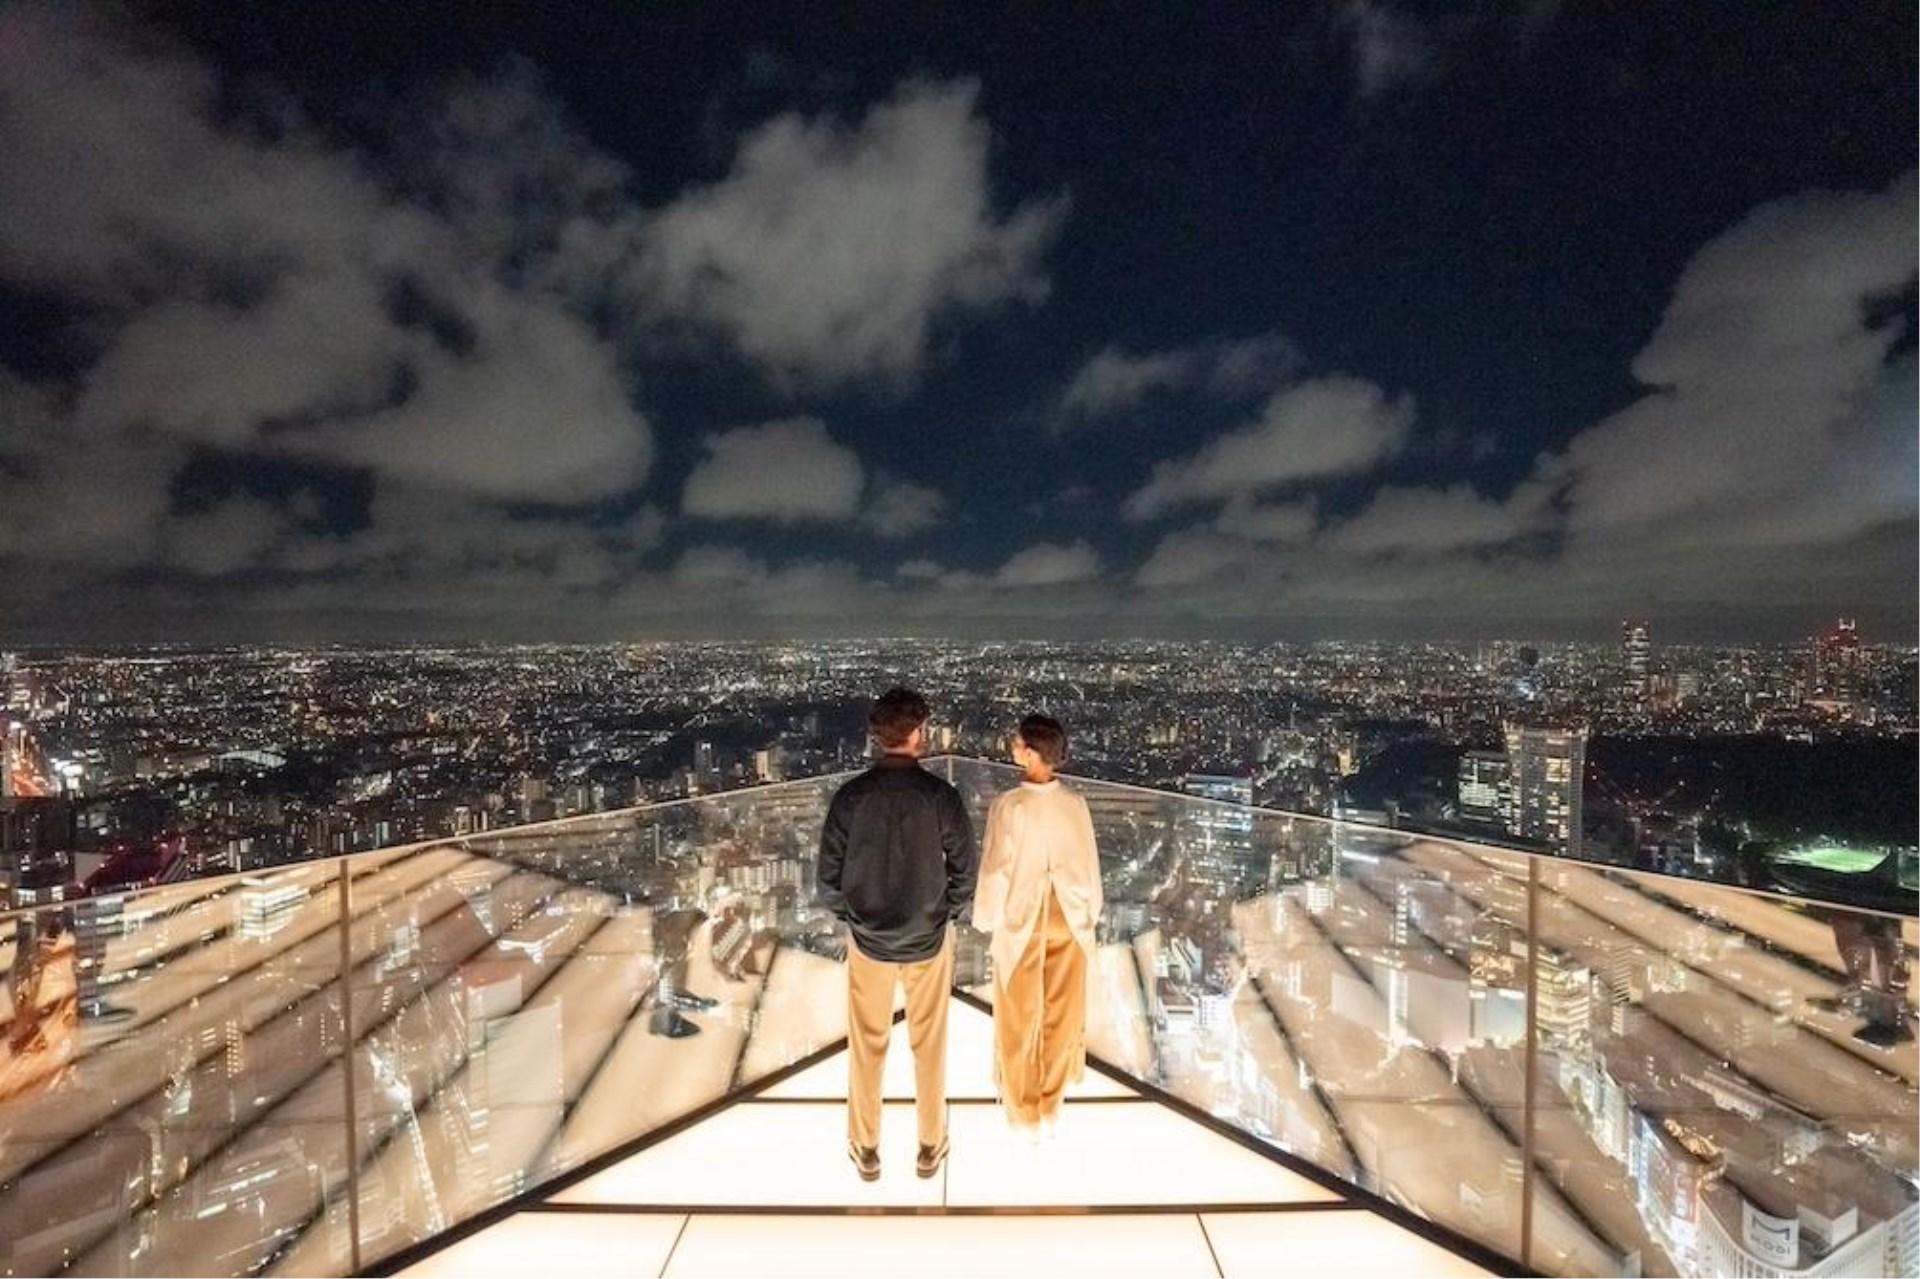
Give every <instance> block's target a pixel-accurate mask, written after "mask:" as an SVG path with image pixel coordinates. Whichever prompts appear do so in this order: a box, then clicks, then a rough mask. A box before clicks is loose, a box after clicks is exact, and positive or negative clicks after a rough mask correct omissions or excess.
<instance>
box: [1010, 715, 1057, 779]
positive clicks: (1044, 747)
mask: <svg viewBox="0 0 1920 1279" xmlns="http://www.w3.org/2000/svg"><path fill="white" fill-rule="evenodd" d="M1020 740H1021V741H1023V742H1025V743H1026V744H1027V749H1028V750H1030V751H1032V752H1033V753H1034V754H1036V755H1038V756H1039V757H1040V758H1041V759H1043V760H1045V761H1046V765H1047V767H1048V768H1058V767H1060V765H1061V763H1062V761H1064V760H1065V759H1066V758H1067V730H1066V729H1064V728H1062V727H1061V726H1060V721H1059V720H1057V719H1055V718H1054V717H1053V716H1051V715H1029V716H1027V717H1026V718H1025V719H1023V720H1021V721H1020Z"/></svg>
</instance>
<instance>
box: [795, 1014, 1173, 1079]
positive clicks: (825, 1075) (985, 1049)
mask: <svg viewBox="0 0 1920 1279" xmlns="http://www.w3.org/2000/svg"><path fill="white" fill-rule="evenodd" d="M840 1033H842V1034H844V1033H845V1025H844V1022H843V1023H842V1028H841V1032H840ZM880 1088H881V1096H883V1097H885V1098H886V1099H887V1100H888V1101H910V1100H912V1098H913V1048H912V1046H911V1045H910V1044H908V1042H907V1027H906V1023H905V1022H904V1021H902V1022H896V1023H895V1024H894V1027H893V1038H892V1040H890V1041H889V1043H888V1045H887V1065H886V1070H885V1072H884V1073H883V1074H882V1075H881V1077H880ZM762 1095H763V1096H766V1097H787V1098H792V1097H813V1098H823V1097H838V1098H841V1099H843V1100H844V1099H845V1098H846V1095H847V1055H846V1054H845V1053H844V1052H842V1053H835V1054H834V1055H833V1056H831V1057H829V1058H828V1059H827V1060H825V1061H823V1062H821V1063H820V1064H819V1065H817V1066H811V1067H808V1068H807V1069H806V1070H803V1071H801V1072H800V1073H799V1074H797V1075H794V1076H793V1077H792V1078H790V1079H784V1080H782V1081H781V1082H779V1083H777V1084H775V1085H774V1086H773V1087H771V1088H769V1089H767V1091H766V1092H765V1093H763V1094H762ZM1137 1095H1138V1094H1136V1093H1134V1091H1133V1090H1132V1089H1130V1088H1128V1087H1126V1086H1125V1085H1124V1084H1118V1083H1115V1082H1114V1081H1113V1080H1111V1079H1108V1078H1107V1077H1106V1076H1105V1075H1102V1074H1100V1073H1099V1072H1097V1071H1093V1070H1089V1071H1088V1072H1087V1075H1086V1078H1085V1079H1083V1080H1081V1081H1080V1082H1079V1083H1077V1084H1075V1085H1074V1086H1073V1087H1072V1088H1070V1089H1069V1090H1068V1091H1067V1096H1068V1097H1131V1096H1137ZM947 1096H948V1098H949V1099H951V1100H954V1101H992V1100H993V1099H994V1091H993V1018H991V1017H989V1016H988V1015H987V1014H986V1013H983V1012H981V1011H979V1010H978V1009H976V1008H970V1007H968V1006H967V1005H966V1004H963V1003H961V1002H960V1001H959V1000H957V999H956V1000H954V1001H953V1002H952V1004H951V1005H950V1006H949V1008H948V1011H947Z"/></svg>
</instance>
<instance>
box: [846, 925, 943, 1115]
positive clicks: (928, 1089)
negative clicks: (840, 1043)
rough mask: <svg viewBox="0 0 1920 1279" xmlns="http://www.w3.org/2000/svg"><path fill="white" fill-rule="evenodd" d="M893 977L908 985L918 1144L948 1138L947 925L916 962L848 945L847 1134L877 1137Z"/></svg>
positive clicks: (891, 1017)
mask: <svg viewBox="0 0 1920 1279" xmlns="http://www.w3.org/2000/svg"><path fill="white" fill-rule="evenodd" d="M895 982H903V983H905V984H906V988H907V1042H909V1043H910V1044H912V1045H913V1096H914V1105H915V1109H916V1110H917V1112H918V1115H919V1120H920V1144H921V1145H923V1146H937V1145H939V1144H940V1143H941V1142H943V1141H945V1140H946V1138H947V1004H948V1003H949V997H950V996H951V994H952V991H953V929H952V927H951V926H949V927H948V929H947V935H946V938H945V940H943V941H942V942H941V943H940V953H939V954H937V955H935V956H934V957H933V958H932V959H928V960H923V961H921V962H920V963H917V964H889V963H885V962H883V961H881V960H878V959H869V958H867V957H866V956H865V955H863V954H861V953H860V948H859V947H858V946H856V945H853V944H852V943H851V942H849V943H848V945H847V1074H848V1078H847V1140H849V1141H851V1142H852V1143H853V1144H854V1145H856V1146H878V1145H879V1144H880V1077H881V1075H882V1073H883V1072H884V1071H885V1070H886V1065H887V1041H888V1039H890V1038H891V1037H892V1035H893V989H894V983H895Z"/></svg>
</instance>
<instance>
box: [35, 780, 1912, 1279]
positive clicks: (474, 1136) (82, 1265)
mask: <svg viewBox="0 0 1920 1279" xmlns="http://www.w3.org/2000/svg"><path fill="white" fill-rule="evenodd" d="M929 767H932V768H934V769H935V770H936V771H939V772H941V773H943V774H944V775H947V776H949V777H951V778H952V779H953V780H954V781H955V782H956V784H957V785H958V786H959V787H960V789H961V791H962V793H963V794H964V795H966V796H967V798H968V800H969V803H970V804H971V805H973V807H974V809H975V812H976V815H977V817H978V818H980V819H982V820H984V815H985V807H986V805H987V804H988V803H989V802H990V801H991V799H992V798H993V797H994V796H995V795H996V794H998V793H999V792H1000V791H1001V790H1003V789H1005V788H1006V787H1007V786H1009V785H1012V784H1015V783H1016V781H1017V778H1016V775H1015V774H1014V773H1013V772H1012V770H1010V769H1006V768H1003V767H1000V766H997V765H991V764H986V763H984V762H980V761H973V760H952V759H948V760H939V761H932V762H930V764H929ZM843 780H844V775H836V776H831V777H823V778H818V779H813V780H810V781H805V782H795V783H789V784H784V785H778V786H768V787H761V788H757V789H753V790H748V791H738V792H733V793H729V794H725V795H720V796H714V797H710V798H703V799H698V800H692V801H685V802H681V803H674V804H663V805H654V806H650V807H646V808H641V809H634V810H628V811H624V812H620V813H614V814H605V815H597V816H592V817H583V818H577V819H573V820H570V821H564V822H554V823H547V824H544V825H540V826H528V827H519V828H515V829H511V830H505V831H500V832H494V833H490V834H487V835H484V836H474V837H469V838H465V839H461V840H455V841H441V842H435V843H429V844H423V845H415V846H409V847H405V848H398V849H390V850H384V851H381V852H378V853H370V854H362V855H359V856H354V857H349V858H339V859H330V860H327V861H322V862H315V863H309V864H304V865H298V866H290V867H284V868H279V869H275V870H273V871H269V872H263V873H260V874H255V875H248V876H233V877H227V878H224V879H219V880H207V881H199V882H195V883H191V884H182V885H174V886H168V887H163V888H159V889H153V890H149V891H146V892H141V893H137V894H132V895H127V896H121V897H107V898H90V899H84V900H82V901H78V902H73V903H68V904H66V905H65V906H63V907H61V908H58V909H56V910H51V911H41V912H37V913H20V914H13V915H4V916H0V962H4V963H5V964H6V965H7V971H8V972H9V973H10V974H11V980H10V981H9V982H8V983H7V986H6V997H5V1000H4V1002H0V1015H4V1018H5V1027H6V1035H5V1040H4V1045H3V1046H0V1050H3V1052H4V1055H3V1056H0V1273H5V1274H52V1273H62V1272H65V1273H75V1274H101V1275H118V1274H127V1275H133V1274H139V1275H152V1274H213V1275H240V1274H289V1275H312V1274H337V1273H342V1272H346V1271H352V1270H359V1269H363V1268H367V1267H373V1266H377V1265H380V1264H382V1262H383V1261H385V1260H388V1259H391V1258H394V1257H395V1256H396V1254H399V1253H401V1252H403V1251H405V1250H408V1249H410V1248H413V1247H415V1246H416V1245H420V1244H423V1243H426V1242H427V1241H430V1240H432V1239H433V1238H435V1237H436V1236H438V1235H440V1234H441V1233H442V1232H444V1231H447V1230H449V1229H451V1228H453V1227H455V1226H457V1225H459V1224H460V1223H462V1222H464V1221H468V1220H470V1219H472V1218H473V1217H475V1216H476V1215H478V1214H480V1213H483V1212H485V1211H486V1210H488V1209H489V1208H492V1207H495V1206H498V1205H501V1204H504V1203H507V1202H508V1201H511V1200H514V1199H516V1198H517V1197H519V1196H522V1195H524V1194H526V1193H528V1192H530V1191H534V1190H537V1189H539V1188H541V1187H543V1186H547V1185H550V1184H551V1183H553V1182H554V1180H555V1179H556V1178H560V1177H563V1176H566V1175H567V1174H569V1173H574V1172H577V1171H578V1170H580V1169H582V1168H584V1167H586V1166H587V1165H589V1164H591V1163H593V1161H595V1160H596V1159H599V1158H601V1157H603V1156H606V1155H607V1154H608V1153H609V1152H611V1151H614V1150H617V1149H618V1148H621V1147H623V1146H627V1145H630V1144H631V1143H633V1142H634V1141H636V1140H637V1139H640V1138H643V1137H647V1136H648V1135H649V1134H657V1133H660V1132H662V1131H665V1130H666V1129H668V1128H669V1126H671V1125H673V1124H675V1123H676V1121H683V1120H685V1119H687V1118H688V1117H689V1116H693V1115H695V1114H696V1113H698V1112H701V1111H702V1110H703V1109H705V1108H707V1107H710V1106H712V1105H714V1104H716V1103H720V1102H722V1101H723V1100H724V1099H726V1098H727V1097H729V1096H732V1095H734V1094H736V1093H737V1092H738V1091H739V1090H741V1089H742V1088H745V1087H747V1086H749V1085H751V1084H753V1083H754V1082H755V1081H758V1080H762V1079H765V1078H766V1077H768V1076H769V1075H770V1074H772V1073H773V1072H775V1071H778V1070H780V1069H782V1068H784V1067H788V1066H791V1065H793V1064H794V1063H796V1062H800V1061H802V1060H804V1059H806V1058H807V1057H808V1056H809V1055H810V1054H812V1053H814V1052H816V1051H817V1050H819V1049H821V1048H822V1047H824V1046H826V1045H829V1044H831V1043H832V1042H833V1041H835V1040H837V1039H838V1038H840V1037H841V1035H842V1034H843V1033H844V1009H845V1000H844V986H843V969H842V968H841V963H842V961H843V958H844V953H845V940H844V935H843V934H842V933H840V932H839V931H838V929H837V927H836V926H835V924H834V921H833V920H832V919H831V918H830V917H829V916H827V915H826V914H825V913H824V912H822V911H821V910H819V909H818V908H817V907H816V906H815V905H814V904H813V902H814V895H815V894H814V882H813V873H814V870H813V858H814V851H815V847H816V843H817V839H818V832H819V827H820V822H821V818H822V817H823V815H824V813H825V808H826V804H827V801H828V799H829V798H830V796H831V794H832V792H833V790H834V789H835V788H836V787H837V786H838V785H839V784H840V782H841V781H843ZM1070 784H1072V785H1074V786H1075V787H1077V788H1079V789H1080V790H1081V791H1082V792H1083V793H1084V794H1085V795H1086V796H1087V798H1088V800H1089V803H1090V804H1091V806H1092V808H1093V811H1094V815H1095V821H1096V825H1097V829H1098V833H1099V838H1100V846H1101V856H1102V863H1103V871H1104V875H1105V880H1106V895H1107V910H1106V914H1105V917H1104V919H1103V921H1102V924H1101V930H1100V941H1101V944H1100V947H1099V953H1098V955H1097V956H1096V963H1095V969H1094V972H1095V980H1096V982H1097V992H1098V995H1097V998H1096V999H1095V1000H1094V1002H1093V1006H1092V1009H1091V1013H1090V1019H1091V1024H1090V1027H1089V1044H1090V1047H1091V1048H1092V1050H1093V1051H1094V1053H1095V1054H1096V1055H1097V1056H1098V1057H1100V1058H1101V1059H1102V1060H1103V1061H1104V1062H1106V1063H1107V1064H1109V1065H1110V1066H1112V1067H1113V1068H1115V1069H1117V1070H1119V1071H1122V1072H1125V1073H1127V1074H1129V1075H1131V1076H1133V1077H1135V1078H1137V1079H1139V1080H1141V1081H1142V1082H1144V1083H1147V1084H1150V1085H1152V1086H1154V1087H1156V1088H1158V1089H1161V1090H1162V1091H1164V1092H1165V1093H1166V1094H1169V1095H1170V1096H1172V1097H1174V1098H1176V1099H1178V1100H1179V1101H1181V1102H1183V1103H1184V1104H1186V1105H1188V1106H1191V1107H1193V1108H1194V1109H1195V1110H1197V1111H1199V1112H1202V1113H1204V1114H1205V1115H1207V1116H1209V1117H1210V1118H1211V1119H1212V1120H1213V1121H1215V1122H1217V1123H1221V1124H1225V1125H1228V1126H1231V1127H1232V1128H1234V1129H1237V1130H1238V1131H1239V1132H1241V1133H1242V1134H1244V1135H1246V1137H1248V1138H1249V1139H1251V1140H1254V1141H1257V1142H1262V1143H1265V1144H1267V1145H1268V1146H1270V1147H1272V1148H1273V1149H1274V1150H1275V1151H1276V1152H1278V1153H1279V1154H1281V1155H1282V1156H1283V1157H1285V1158H1288V1159H1290V1160H1294V1161H1298V1162H1300V1163H1303V1164H1310V1165H1312V1166H1313V1167H1314V1168H1315V1169H1317V1170H1319V1174H1320V1175H1322V1176H1327V1177H1333V1178H1338V1179H1339V1180H1341V1181H1343V1182H1345V1183H1347V1184H1349V1185H1351V1186H1352V1187H1354V1188H1355V1191H1356V1193H1359V1194H1361V1195H1363V1196H1369V1195H1370V1196H1373V1197H1375V1198H1376V1200H1377V1201H1378V1202H1380V1203H1382V1204H1383V1205H1390V1207H1389V1211H1393V1212H1396V1213H1401V1214H1411V1215H1413V1216H1417V1217H1419V1218H1423V1219H1425V1220H1427V1221H1429V1222H1432V1223H1434V1224H1435V1225H1436V1226H1438V1227H1441V1228H1444V1229H1445V1230H1448V1231H1452V1232H1455V1233H1457V1234H1458V1235H1460V1236H1462V1237H1464V1238H1466V1239H1470V1240H1473V1241H1476V1242H1477V1243H1479V1244H1482V1245H1484V1246H1485V1247H1488V1248H1491V1249H1493V1250H1495V1251H1497V1252H1499V1253H1501V1254H1503V1255H1505V1256H1507V1257H1510V1258H1513V1259H1514V1260H1516V1261H1518V1262H1521V1263H1523V1264H1524V1265H1526V1266H1528V1267H1530V1268H1533V1269H1536V1270H1540V1271H1543V1272H1547V1273H1553V1274H1567V1275H1603V1274H1605V1275H1611V1274H1631V1273H1644V1274H1656V1273H1665V1274H1732V1273H1747V1274H1759V1273H1781V1274H1786V1273H1822V1274H1829V1273H1832V1274H1837V1273H1847V1274H1881V1273H1886V1274H1899V1273H1911V1272H1912V1267H1913V1265H1914V1262H1915V1260H1916V1258H1915V1253H1916V1247H1917V1246H1916V1239H1917V1238H1920V1220H1917V1219H1916V1209H1915V1189H1914V1188H1915V1181H1916V1178H1915V1160H1916V1152H1915V1144H1916V1119H1917V1118H1920V1112H1917V1111H1916V1104H1915V1080H1916V1075H1920V1069H1917V1068H1916V1054H1915V1049H1914V1045H1913V1042H1912V1040H1911V1039H1910V1038H1909V1039H1902V1038H1900V1037H1899V1036H1900V1035H1901V1034H1902V1033H1903V1032H1905V1031H1906V1030H1907V1029H1908V1028H1909V1026H1910V1024H1911V1008H1910V1005H1911V999H1912V994H1911V991H1910V990H1904V989H1895V987H1896V986H1898V984H1899V982H1898V981H1896V980H1895V978H1896V976H1898V974H1896V972H1895V970H1896V969H1898V970H1899V973H1902V974H1903V973H1904V970H1905V963H1904V960H1905V956H1906V954H1907V952H1908V951H1909V950H1910V949H1911V947H1912V944H1913V942H1914V935H1913V925H1912V921H1910V920H1905V921H1903V920H1901V919H1899V918H1897V917H1894V916H1888V915H1876V914H1872V913H1870V912H1862V911H1851V910H1842V909H1839V908H1831V907H1824V906H1815V905H1811V904H1807V903H1797V902H1791V901H1786V900H1783V899H1780V898H1776V897H1766V896H1759V895H1754V894H1747V893H1741V892H1739V891H1736V890H1732V889H1727V888H1721V887H1714V886H1708V885H1702V884H1699V883H1697V882H1691V881H1683V880H1665V879H1659V878H1655V877H1650V876H1641V875H1634V874H1628V873H1623V872H1614V871H1606V870H1602V869H1597V868H1593V867H1588V866H1578V865H1572V864H1568V863H1563V862H1557V861H1555V860H1554V859H1551V858H1529V857H1527V856H1524V855H1520V854H1516V853H1513V852H1510V851H1502V850H1498V849H1492V848H1487V847H1481V846H1475V845H1472V844H1462V843H1454V842H1449V841H1446V840H1441V839H1433V838H1427V837H1422V836H1414V835H1408V834H1405V833H1401V832H1393V831H1382V830H1376V829H1370V828H1365V827H1359V826H1354V825H1351V824H1340V823H1332V822H1327V821H1323V820H1319V819H1313V818H1305V817H1298V816H1294V815H1289V814H1285V813H1279V812H1273V811H1268V810H1261V809H1249V808H1243V807H1238V806H1235V805H1231V804H1223V803H1217V802H1212V801H1206V800H1199V799H1192V798H1188V797H1184V796H1180V795H1173V794H1167V793H1164V792H1158V791H1151V790H1143V789H1140V788H1135V787H1127V786H1119V785H1112V784H1106V783H1098V782H1091V781H1083V780H1079V779H1073V780H1071V782H1070ZM1902 930H1904V933H1903V931H1902ZM960 940H961V945H960V955H959V962H958V964H957V967H956V981H957V984H959V985H960V986H962V987H963V988H965V989H967V990H969V991H971V992H974V993H976V994H978V995H981V996H983V997H986V998H989V999H990V998H991V993H992V986H991V982H990V980H989V973H988V966H987V959H986V951H985V946H984V943H983V940H982V939H981V938H980V937H979V936H978V935H977V934H973V933H972V932H971V931H970V930H962V933H961V939H960ZM1896 956H1898V957H1899V961H1900V962H1898V963H1896V962H1895V957H1896ZM343 974H344V981H343ZM1900 980H1904V978H1903V977H1901V978H1900ZM1143 1157H1148V1156H1147V1155H1146V1154H1145V1153H1143ZM1836 1267H1839V1268H1836ZM1902 1267H1904V1268H1902Z"/></svg>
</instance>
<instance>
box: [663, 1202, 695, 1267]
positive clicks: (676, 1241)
mask: <svg viewBox="0 0 1920 1279" xmlns="http://www.w3.org/2000/svg"><path fill="white" fill-rule="evenodd" d="M692 1222H693V1214H692V1213H688V1214H687V1215H686V1216H684V1217H682V1218H680V1229H678V1230H676V1231H674V1232H673V1246H672V1247H670V1248H668V1249H667V1257H666V1260H664V1261H662V1262H661V1263H660V1274H661V1276H662V1279H665V1276H666V1273H667V1271H669V1270H671V1269H673V1254H674V1253H676V1252H679V1251H680V1241H681V1240H682V1239H685V1238H686V1237H687V1227H688V1226H689V1225H691V1224H692Z"/></svg>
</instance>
